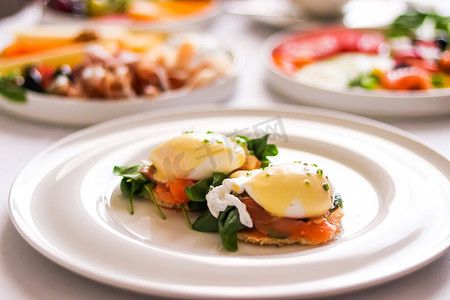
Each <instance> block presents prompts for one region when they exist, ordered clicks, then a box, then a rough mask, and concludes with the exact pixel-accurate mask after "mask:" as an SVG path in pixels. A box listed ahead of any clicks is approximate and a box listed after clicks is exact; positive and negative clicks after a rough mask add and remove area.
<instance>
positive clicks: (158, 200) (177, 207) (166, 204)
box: [145, 193, 189, 211]
mask: <svg viewBox="0 0 450 300" xmlns="http://www.w3.org/2000/svg"><path fill="white" fill-rule="evenodd" d="M153 196H154V197H155V200H156V203H158V205H159V206H160V207H164V208H168V209H175V210H181V206H182V205H183V206H184V209H185V210H187V211H189V205H188V204H187V203H169V202H166V201H163V200H161V198H159V197H158V193H153ZM145 197H146V198H147V199H148V200H149V201H151V199H150V196H145Z"/></svg>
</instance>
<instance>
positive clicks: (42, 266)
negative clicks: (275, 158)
mask: <svg viewBox="0 0 450 300" xmlns="http://www.w3.org/2000/svg"><path fill="white" fill-rule="evenodd" d="M208 30H209V31H211V32H213V33H215V34H218V35H220V36H222V37H224V38H227V39H228V40H230V41H232V42H234V43H236V44H238V45H239V46H241V47H242V49H243V51H244V54H245V58H246V62H245V68H244V73H243V74H242V77H241V79H240V82H239V85H238V89H237V91H236V93H235V95H234V96H233V97H232V98H231V99H230V100H229V105H230V106H235V107H241V106H252V107H258V106H260V105H266V104H274V103H275V104H276V103H288V104H289V103H290V104H293V103H292V102H290V101H288V100H285V99H282V98H281V97H279V96H277V95H274V94H273V93H271V92H270V91H268V90H267V88H266V87H265V85H264V81H263V73H264V72H263V71H264V69H263V66H262V64H261V61H260V59H259V47H260V45H261V44H262V42H263V41H264V40H265V39H266V38H267V37H268V36H269V35H270V34H272V33H273V32H274V29H272V28H268V27H265V26H262V25H261V24H258V23H256V22H253V21H251V20H249V19H247V18H245V17H241V16H231V15H222V16H220V17H219V18H218V19H217V21H216V22H215V23H214V24H213V25H212V26H211V27H209V28H208ZM382 121H384V122H387V123H389V124H392V125H394V126H397V127H399V128H400V129H403V130H405V131H408V132H409V133H412V134H414V135H416V136H417V138H418V139H420V140H421V141H423V142H424V143H426V144H428V145H429V146H431V147H433V148H434V149H436V150H437V151H439V152H440V153H442V154H443V155H444V156H446V157H447V158H450V116H445V117H439V118H427V119H415V120H413V119H410V120H382ZM76 130H77V128H64V127H58V126H51V125H44V124H38V123H32V122H29V121H27V120H21V119H18V118H15V117H13V116H10V115H7V114H5V113H3V112H0V162H1V163H0V166H1V172H0V179H1V180H0V182H1V184H0V291H1V293H0V298H1V299H159V298H158V297H152V296H145V295H139V294H135V293H133V292H129V291H124V290H120V289H117V288H114V287H110V286H106V285H103V284H100V283H97V282H95V281H92V280H89V279H86V278H84V277H81V276H79V275H76V274H74V273H72V272H70V271H68V270H66V269H64V268H62V267H60V266H59V265H57V264H55V263H53V262H51V261H50V260H49V259H47V258H46V257H44V256H42V255H41V254H39V253H38V252H37V251H36V250H34V249H33V248H32V247H31V246H30V245H28V244H27V243H26V242H25V240H24V239H23V238H22V237H21V236H20V235H19V233H18V232H17V231H16V229H15V228H14V225H13V224H12V222H11V220H10V218H9V215H8V193H9V189H10V187H11V185H12V183H13V180H14V178H15V177H16V176H17V174H18V173H19V172H20V170H21V169H22V167H24V166H25V164H26V163H27V162H28V161H29V160H30V159H32V158H33V157H34V156H35V155H36V154H37V153H39V152H40V151H41V150H43V149H44V148H45V147H47V146H49V145H50V144H52V143H53V142H55V141H57V140H58V139H60V138H62V137H64V136H66V135H68V134H70V133H72V132H75V131H76ZM424 200H426V199H424ZM424 205H426V201H424ZM187 276H189V275H188V274H187ZM329 299H450V252H449V251H447V253H446V254H445V255H443V256H442V257H440V258H438V259H437V260H436V261H434V262H432V263H431V264H429V265H427V266H425V267H424V268H422V269H420V270H418V271H415V272H414V273H412V274H410V275H407V276H405V277H402V278H400V279H396V280H393V281H391V282H389V283H385V284H382V285H379V286H375V287H371V288H366V289H363V290H359V291H355V292H353V293H349V294H345V295H339V296H335V297H330V298H329Z"/></svg>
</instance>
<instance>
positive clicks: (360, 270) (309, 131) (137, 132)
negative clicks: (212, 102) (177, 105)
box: [9, 106, 450, 299]
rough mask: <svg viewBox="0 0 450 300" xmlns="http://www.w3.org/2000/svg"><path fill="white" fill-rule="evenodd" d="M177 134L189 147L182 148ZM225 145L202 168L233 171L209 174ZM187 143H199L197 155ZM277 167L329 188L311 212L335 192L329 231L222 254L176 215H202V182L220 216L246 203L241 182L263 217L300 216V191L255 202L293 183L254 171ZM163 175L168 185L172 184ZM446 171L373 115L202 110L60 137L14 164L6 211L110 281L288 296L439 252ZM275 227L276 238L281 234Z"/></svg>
mask: <svg viewBox="0 0 450 300" xmlns="http://www.w3.org/2000/svg"><path fill="white" fill-rule="evenodd" d="M220 141H221V142H222V143H220ZM238 141H239V142H238ZM177 145H181V146H183V147H185V148H183V149H182V151H181V152H180V151H179V148H178V147H180V146H177ZM224 145H225V146H227V149H229V150H230V151H229V152H227V154H230V156H228V155H225V156H221V158H219V157H218V156H217V157H216V158H217V160H214V161H215V162H216V163H217V164H215V165H214V170H215V171H220V173H222V174H230V173H229V171H231V170H233V171H235V170H237V169H238V171H237V172H238V173H237V174H235V175H231V174H230V176H229V178H224V177H222V176H220V175H217V172H216V173H215V174H216V175H215V176H214V174H213V177H212V178H211V177H209V176H210V174H211V171H212V170H211V166H212V165H213V164H212V162H211V160H210V158H211V157H214V155H215V154H213V153H215V152H216V150H217V149H218V148H217V147H223V146H224ZM177 149H178V150H177ZM189 149H191V150H192V149H194V150H195V149H197V150H202V151H203V152H201V154H202V155H201V157H200V156H199V155H198V154H199V153H198V154H192V153H191V152H190V150H189ZM241 149H242V150H241ZM208 150H210V152H208ZM191 154H192V155H191ZM261 154H262V155H261ZM219 156H220V155H219ZM183 158H185V159H187V161H183ZM192 158H194V160H193V159H192ZM139 162H141V163H142V164H139ZM150 162H151V163H150ZM171 162H172V163H174V162H177V163H176V164H172V165H171ZM219 162H221V163H219ZM136 163H138V167H137V168H135V167H133V166H136ZM304 163H307V164H306V165H305V164H304ZM161 166H162V167H161ZM170 166H173V168H171V167H170ZM189 166H190V167H189ZM222 167H223V168H222ZM240 168H243V169H246V170H243V169H241V170H239V169H240ZM261 168H263V169H261ZM288 169H289V170H288ZM287 170H288V171H287ZM319 170H324V172H326V173H324V172H322V171H319ZM242 172H244V173H242ZM304 172H306V173H304ZM247 173H249V174H250V175H247ZM280 173H283V174H287V175H286V176H287V177H288V178H291V179H294V180H295V181H301V182H300V183H301V185H302V187H301V188H300V190H302V191H304V190H306V189H307V188H308V184H307V183H306V181H305V178H306V179H308V180H310V182H309V183H310V187H312V186H314V184H315V183H314V182H313V180H312V179H313V178H315V179H317V178H318V179H320V181H317V182H318V184H319V187H320V189H318V192H317V193H323V194H324V195H325V194H326V195H327V196H326V197H325V198H324V199H325V200H324V201H323V202H321V203H327V204H326V207H324V208H321V209H323V210H321V212H318V213H317V214H315V215H320V214H321V213H322V212H323V211H324V210H325V209H328V207H330V206H329V205H330V203H331V202H330V201H331V194H330V193H332V192H333V191H338V192H339V194H340V195H341V196H342V199H343V211H344V215H343V216H341V220H340V224H339V230H340V232H338V233H336V235H335V236H333V237H332V238H331V239H330V240H328V241H327V240H325V241H322V242H320V243H312V244H314V245H310V244H311V243H301V244H286V245H282V246H275V245H267V244H266V243H264V242H262V243H261V242H260V241H258V242H257V243H246V242H244V241H245V240H242V241H238V242H237V246H238V247H237V249H231V251H230V249H228V248H227V246H226V245H225V244H224V242H223V239H222V237H221V236H222V232H220V230H219V234H217V233H216V232H205V231H197V230H192V228H191V227H190V225H189V222H188V220H190V222H193V223H195V222H196V220H198V218H199V217H200V216H201V215H202V214H203V213H201V212H195V211H194V210H192V211H188V209H186V208H189V210H190V209H191V207H192V205H193V204H192V203H191V204H190V203H189V201H191V200H192V198H195V196H196V195H197V196H198V195H199V194H200V195H202V193H199V191H201V190H205V189H202V188H200V189H199V188H198V185H197V186H196V184H197V183H200V182H203V184H202V185H205V186H206V191H207V195H209V196H208V197H207V198H211V199H212V202H211V203H212V205H211V206H210V205H209V203H208V204H207V205H208V207H210V210H209V211H210V212H211V215H212V217H213V218H215V217H214V216H215V215H217V212H218V215H219V219H221V217H220V216H221V215H222V214H224V213H225V215H226V216H229V215H230V214H231V212H230V211H228V214H227V210H229V209H230V206H229V203H228V202H227V203H225V204H226V207H227V208H225V210H222V208H220V206H221V205H222V204H223V202H222V201H221V200H220V199H221V196H220V195H223V196H224V197H225V198H226V199H231V202H233V203H238V202H234V201H235V200H236V198H238V199H240V200H242V201H250V200H248V199H246V198H247V197H246V195H243V194H241V193H242V191H243V190H245V192H246V193H247V195H248V196H250V197H251V198H252V199H253V200H255V201H258V203H259V204H260V205H261V206H263V207H265V209H266V210H268V211H272V213H273V214H276V212H275V211H277V210H278V209H281V210H282V211H285V214H286V216H287V215H288V214H291V213H292V214H294V215H295V216H294V218H301V219H305V218H302V217H300V216H299V215H297V213H298V211H300V213H306V212H307V211H308V208H307V204H306V203H304V202H302V203H301V205H297V206H295V205H294V208H293V209H289V207H291V205H290V204H289V203H291V202H289V201H287V202H283V201H282V202H283V203H281V202H276V203H279V204H280V205H279V206H278V208H277V207H275V208H270V207H269V206H267V205H266V204H265V199H264V198H265V197H267V198H266V199H269V198H272V197H271V195H274V194H275V195H279V194H280V193H281V194H283V193H284V192H285V191H288V190H289V189H290V187H289V186H286V189H285V190H283V191H279V190H274V189H273V187H272V188H271V187H270V186H271V185H270V184H269V185H266V186H267V187H268V188H267V189H266V190H260V189H258V184H259V183H258V182H262V180H269V181H271V180H274V181H275V182H277V185H278V184H279V183H280V181H279V180H280V178H281V177H279V175H280ZM307 173H310V174H309V175H308V174H307ZM174 174H175V175H174ZM232 174H234V173H232ZM313 174H315V175H314V176H312V175H313ZM325 174H326V175H325ZM172 175H174V176H175V177H176V178H178V180H179V181H176V180H175V181H173V182H170V184H169V181H166V178H169V177H171V176H172ZM241 175H243V176H241ZM291 176H292V177H291ZM305 176H306V177H305ZM307 176H311V177H307ZM324 176H328V177H324ZM220 177H222V178H220ZM211 179H212V181H211ZM328 179H329V181H326V180H328ZM189 180H191V182H188V181H189ZM219 181H221V182H219ZM449 181H450V164H449V161H448V159H446V158H445V157H443V156H442V155H440V154H439V153H437V152H435V151H434V150H433V149H431V148H429V147H428V146H426V145H424V144H422V143H420V142H419V141H417V140H416V139H415V138H414V137H412V136H410V135H409V134H407V133H405V132H403V131H401V130H399V129H396V128H393V127H391V126H388V125H385V124H382V123H379V122H376V121H372V120H369V119H364V118H361V117H357V116H353V115H347V114H344V113H338V112H331V111H326V110H322V109H316V108H306V107H305V108H300V107H293V106H285V107H284V106H282V107H278V108H270V109H227V108H225V107H223V106H210V107H204V106H203V108H202V109H198V108H195V107H193V108H190V109H183V110H181V109H178V110H170V111H169V110H165V111H164V110H159V111H154V112H151V111H148V112H143V113H140V114H135V115H133V116H127V117H123V118H120V119H117V120H111V121H108V122H104V123H102V124H98V125H95V126H93V127H90V128H87V129H84V130H81V131H79V132H77V133H74V134H72V135H70V136H67V137H66V138H64V139H62V140H60V141H59V142H57V143H55V144H54V145H52V146H50V147H49V148H47V149H46V150H44V151H43V152H42V153H40V154H39V155H38V156H36V157H35V158H34V159H33V160H32V161H31V162H29V163H28V164H27V165H26V166H25V168H24V169H23V170H22V172H21V173H20V174H19V175H18V177H17V178H16V180H15V182H14V184H13V186H12V189H11V193H10V199H9V210H10V215H11V218H12V220H13V223H14V225H15V226H16V227H17V229H18V231H19V232H20V233H21V234H22V236H23V237H24V238H25V239H26V240H27V242H28V243H30V244H31V245H32V246H33V247H34V248H36V249H37V250H38V251H39V252H41V253H42V254H43V255H45V256H47V257H48V258H50V259H51V260H53V261H54V262H56V263H58V264H60V265H62V266H64V267H66V268H68V269H70V270H72V271H74V272H76V273H78V274H81V275H83V276H86V277H88V278H92V279H94V280H97V281H100V282H103V283H106V284H110V285H114V286H117V287H121V288H125V289H129V290H133V291H138V292H142V293H148V294H153V295H161V296H168V297H177V298H180V297H183V298H196V299H198V298H222V299H223V298H242V299H246V298H255V297H256V298H271V299H274V298H293V297H296V298H300V297H311V296H320V295H330V294H336V293H342V292H346V291H350V290H355V289H359V288H363V287H367V286H371V285H375V284H379V283H381V282H386V281H388V280H391V279H394V278H398V277H399V276H402V275H405V274H408V273H410V272H412V271H414V270H416V269H418V268H420V267H422V266H424V265H426V264H427V263H430V262H431V261H433V260H434V259H436V258H437V257H439V256H440V255H441V254H442V253H444V252H445V251H446V250H447V249H448V247H449V246H450V232H449V228H450V223H449V222H450V212H449V209H448V208H449V206H448V194H449V193H450V188H449V187H450V185H449ZM175 182H177V183H175ZM148 184H149V185H150V188H148V187H149V186H148ZM325 184H327V186H326V185H325ZM158 185H159V188H158ZM211 186H212V187H211ZM326 187H328V188H326ZM147 188H148V189H147ZM230 188H231V190H230ZM145 190H152V191H154V192H153V193H146V192H145ZM130 191H135V192H136V193H129V192H130ZM143 191H144V192H143ZM230 191H234V192H231V193H230ZM261 193H262V194H261ZM314 193H316V192H314ZM227 194H228V196H227ZM131 195H133V196H132V198H133V199H130V196H131ZM152 195H153V196H152ZM203 195H204V194H203ZM186 196H187V197H188V198H189V199H190V200H188V201H185V200H186V198H185V197H186ZM202 197H203V196H202ZM153 198H154V199H153ZM225 198H223V199H225ZM281 198H285V197H284V196H283V197H280V199H281ZM286 198H289V197H286ZM424 198H426V199H427V206H426V209H424V207H423V199H424ZM214 199H215V200H214ZM223 199H222V200H223ZM153 200H154V201H153ZM216 200H219V201H216ZM290 200H292V198H291V199H290ZM209 201H210V200H209V199H207V202H209ZM170 202H175V203H172V205H169V204H171V203H170ZM202 202H203V201H198V203H197V204H200V205H203V204H205V203H202ZM155 203H156V204H155ZM214 203H215V204H214ZM247 203H249V202H247ZM197 204H196V205H197ZM291 204H292V203H291ZM297 204H298V203H297ZM341 204H342V203H341ZM237 206H239V204H237ZM237 206H236V207H237ZM173 208H179V209H173ZM286 208H288V209H286ZM339 208H341V207H339ZM183 209H184V211H183ZM215 209H218V211H216V212H215ZM231 210H233V211H234V212H235V213H233V214H234V215H235V217H236V215H238V216H239V215H240V214H239V213H236V210H234V209H233V207H231ZM161 211H162V212H163V214H164V218H163V217H162V216H161V213H160V212H161ZM302 211H303V212H302ZM405 211H408V214H405V213H404V212H405ZM131 212H132V213H131ZM249 213H250V215H252V213H251V211H249ZM272 213H271V214H272ZM242 214H243V215H244V214H245V212H242ZM186 216H187V218H186ZM303 217H304V215H303ZM208 218H209V217H208ZM209 219H210V218H209ZM257 219H258V218H255V217H252V221H255V220H257ZM431 219H432V222H431V221H430V220H431ZM399 220H401V222H399ZM229 222H231V221H229ZM242 222H243V223H245V222H246V221H245V220H244V221H242ZM206 223H208V224H213V223H214V222H212V223H209V222H206ZM219 223H220V221H219ZM208 224H206V225H208ZM235 224H237V223H235ZM191 225H192V226H194V225H193V224H191ZM197 225H198V224H197ZM203 225H205V223H203ZM208 226H209V225H208ZM219 226H220V225H219ZM233 228H235V227H234V226H233ZM237 228H239V226H238V227H237ZM228 229H230V228H228ZM235 229H236V228H235ZM240 229H241V228H239V229H238V230H240ZM258 230H259V229H258ZM231 231H233V230H231ZM277 233H278V234H277V235H272V237H271V238H272V239H273V240H278V241H285V240H286V238H287V236H280V235H279V232H277ZM231 239H233V238H231ZM304 244H306V245H304ZM324 269H326V270H327V272H326V273H323V272H320V271H318V270H324ZM261 270H265V271H267V272H270V274H271V276H266V274H267V273H266V272H261ZM236 272H239V274H240V276H235V274H236ZM186 274H190V276H186ZM224 278H226V280H224ZM242 278H246V280H245V281H243V280H242Z"/></svg>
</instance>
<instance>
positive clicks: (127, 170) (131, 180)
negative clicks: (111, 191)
mask: <svg viewBox="0 0 450 300" xmlns="http://www.w3.org/2000/svg"><path fill="white" fill-rule="evenodd" d="M141 167H142V165H134V166H131V167H119V166H115V167H114V170H113V173H114V174H116V175H119V176H122V180H121V181H120V190H121V191H122V193H124V194H125V195H128V197H129V200H130V214H134V205H133V199H134V197H135V196H144V195H149V196H150V199H151V200H152V202H153V204H155V206H156V208H157V209H158V211H159V214H160V215H161V217H162V218H163V219H165V218H166V217H165V215H164V213H163V212H162V210H161V208H160V207H159V205H158V203H157V202H156V199H155V197H154V195H153V192H152V190H153V188H154V187H155V185H156V183H154V182H152V181H150V179H148V177H147V176H145V175H144V174H142V173H141Z"/></svg>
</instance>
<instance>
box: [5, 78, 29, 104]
mask: <svg viewBox="0 0 450 300" xmlns="http://www.w3.org/2000/svg"><path fill="white" fill-rule="evenodd" d="M17 80H18V78H17V76H16V75H14V74H10V75H6V76H3V77H0V95H2V96H3V97H5V98H6V99H8V100H10V101H12V102H17V103H25V102H26V101H27V92H26V90H25V89H24V88H22V87H20V86H19V85H18V84H17Z"/></svg>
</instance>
